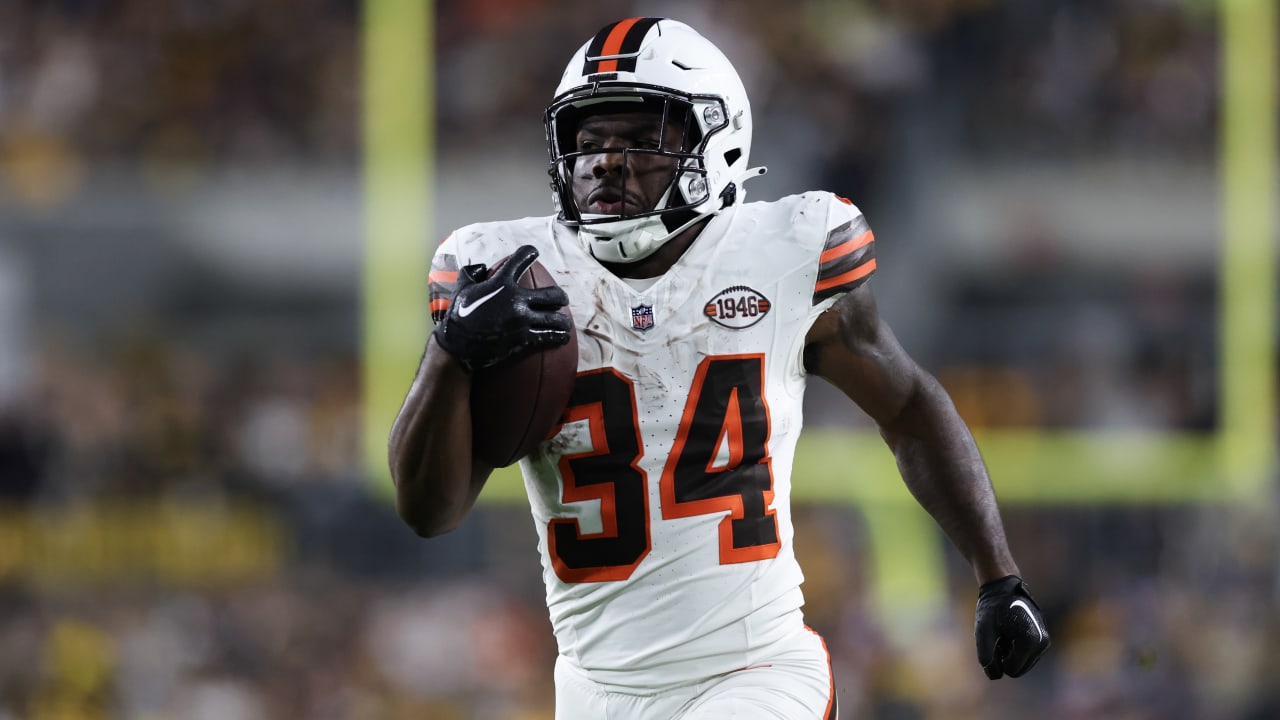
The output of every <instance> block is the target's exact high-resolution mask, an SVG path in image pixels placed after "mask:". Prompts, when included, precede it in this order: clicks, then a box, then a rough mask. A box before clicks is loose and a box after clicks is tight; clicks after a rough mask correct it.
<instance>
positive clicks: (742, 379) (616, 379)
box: [547, 297, 780, 583]
mask: <svg viewBox="0 0 1280 720" xmlns="http://www.w3.org/2000/svg"><path fill="white" fill-rule="evenodd" d="M739 299H741V301H742V302H743V307H744V308H747V307H752V306H748V305H746V302H747V298H746V297H743V298H733V299H732V300H733V303H734V308H735V311H736V309H737V307H736V305H737V302H738V300H739ZM725 301H726V302H729V300H728V299H726V300H725ZM765 302H766V303H767V302H768V301H765ZM710 306H711V303H708V313H709V312H710ZM753 307H754V308H755V310H756V313H757V315H759V314H762V311H761V310H760V307H759V302H758V301H757V302H756V304H755V305H754V306H753ZM767 309H768V308H767V305H766V306H765V309H764V312H767ZM735 317H736V315H735ZM746 319H750V317H749V315H748V316H747V318H746ZM764 398H765V395H764V355H762V354H749V355H724V356H712V357H707V358H704V359H703V360H702V362H701V363H700V364H699V366H698V369H697V372H696V374H695V377H694V381H693V384H692V387H691V390H690V393H689V397H688V399H687V400H686V402H685V407H684V412H683V415H682V416H681V418H680V423H679V427H678V430H677V432H676V436H675V440H674V443H673V445H672V446H671V452H670V454H669V456H668V458H667V460H666V462H665V463H664V465H663V469H662V476H661V478H660V479H659V493H658V496H659V498H660V503H661V508H660V510H661V513H660V515H659V516H660V518H661V519H662V520H673V519H676V518H687V517H693V516H696V515H703V514H710V513H723V512H726V511H727V512H728V515H727V516H726V517H725V518H724V519H723V520H722V521H721V522H720V524H719V539H718V542H719V554H720V562H721V563H722V564H728V563H742V562H751V561H755V560H765V559H769V558H773V557H775V556H776V555H777V554H778V549H779V547H780V543H779V537H778V524H777V517H776V515H775V513H774V511H773V510H771V509H770V505H771V504H772V502H773V494H774V493H773V471H772V467H771V462H770V459H769V455H768V450H767V447H768V441H769V409H768V405H767V403H766V402H765V399H764ZM564 421H565V424H566V425H567V424H570V423H582V424H584V425H585V427H586V430H587V432H589V435H590V441H589V447H590V449H589V450H584V451H570V452H567V453H566V454H564V455H562V456H560V458H559V463H558V466H559V470H560V475H561V477H562V479H563V493H562V498H561V500H562V501H563V502H564V503H565V504H569V503H579V502H583V501H589V500H597V501H599V507H600V528H601V529H600V531H599V532H593V533H584V532H583V531H582V527H581V525H580V523H579V521H578V519H576V518H563V517H556V518H552V519H551V520H550V521H549V522H548V525H547V544H548V550H549V552H550V556H551V562H552V566H553V567H554V568H555V573H556V575H557V576H558V577H559V578H560V579H561V580H562V581H564V582H567V583H583V582H602V581H618V580H626V579H627V578H629V577H630V576H631V574H632V573H633V572H634V571H635V569H636V567H637V566H638V565H639V564H640V562H641V561H642V560H643V559H644V558H645V556H646V555H648V554H649V550H650V547H651V544H650V539H651V530H652V529H651V528H650V517H651V515H650V511H649V497H650V495H649V486H648V483H649V479H648V477H647V475H646V473H645V471H644V470H643V469H641V465H640V460H641V458H642V457H644V455H645V448H644V447H643V443H642V440H641V432H640V427H639V419H638V413H637V411H636V393H635V387H634V384H633V383H632V381H631V380H630V379H628V378H627V377H626V376H624V375H623V374H621V373H619V372H618V371H616V370H614V369H612V368H602V369H599V370H593V371H589V372H584V373H580V374H579V375H578V379H577V383H576V385H575V386H574V390H573V396H572V398H571V399H570V401H569V408H568V409H567V410H566V411H565V415H564ZM584 444H587V443H584ZM708 541H709V542H710V541H712V539H711V538H708Z"/></svg>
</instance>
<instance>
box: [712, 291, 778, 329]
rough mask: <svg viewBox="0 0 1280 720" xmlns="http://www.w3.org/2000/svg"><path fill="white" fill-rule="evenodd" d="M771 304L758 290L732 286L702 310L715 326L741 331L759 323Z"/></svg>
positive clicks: (716, 296) (717, 295) (721, 292)
mask: <svg viewBox="0 0 1280 720" xmlns="http://www.w3.org/2000/svg"><path fill="white" fill-rule="evenodd" d="M771 307H773V304H772V303H770V302H769V299H768V298H766V297H765V296H764V295H763V294H761V293H760V292H759V291H758V290H752V289H751V288H749V287H747V286H746V285H734V286H732V287H727V288H725V289H724V290H721V291H720V292H718V293H716V294H715V296H714V297H712V298H711V299H710V300H708V301H707V303H706V305H705V306H704V307H703V308H702V312H703V314H705V315H706V316H707V317H709V318H711V319H712V320H713V321H714V322H715V323H716V324H717V325H722V326H724V327H727V328H732V329H734V330H742V329H744V328H749V327H751V326H752V325H755V324H756V323H758V322H760V319H761V318H763V317H764V316H765V315H766V314H767V313H768V312H769V308H771Z"/></svg>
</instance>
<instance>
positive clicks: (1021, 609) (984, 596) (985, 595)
mask: <svg viewBox="0 0 1280 720" xmlns="http://www.w3.org/2000/svg"><path fill="white" fill-rule="evenodd" d="M973 635H974V638H975V639H976V640H977V641H978V662H979V663H981V664H982V670H983V672H985V673H986V674H987V677H989V678H991V679H992V680H998V679H1000V677H1002V676H1004V675H1008V676H1009V677H1018V676H1019V675H1022V674H1023V673H1025V672H1026V671H1028V670H1030V669H1031V667H1032V666H1033V665H1035V664H1036V661H1037V660H1039V659H1040V656H1041V655H1043V654H1044V651H1045V650H1047V649H1049V631H1048V630H1046V629H1045V626H1044V617H1043V616H1042V615H1041V614H1040V608H1039V606H1037V605H1036V601H1035V600H1032V599H1031V592H1030V591H1029V590H1028V589H1027V584H1026V583H1024V582H1022V578H1020V577H1018V576H1017V575H1009V576H1007V577H1003V578H1000V579H999V580H992V581H991V582H988V583H984V584H983V585H982V587H981V588H980V589H979V590H978V613H977V617H976V619H975V621H974V628H973Z"/></svg>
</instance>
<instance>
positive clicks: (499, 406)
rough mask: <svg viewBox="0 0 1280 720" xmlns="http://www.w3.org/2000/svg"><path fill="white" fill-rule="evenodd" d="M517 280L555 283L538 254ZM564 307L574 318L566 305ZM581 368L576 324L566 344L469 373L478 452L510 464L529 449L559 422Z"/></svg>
mask: <svg viewBox="0 0 1280 720" xmlns="http://www.w3.org/2000/svg"><path fill="white" fill-rule="evenodd" d="M505 262H506V258H503V259H502V260H500V261H498V263H496V264H495V265H494V266H493V270H496V269H497V268H499V267H501V266H502V264H503V263H505ZM493 270H490V272H492V271H493ZM517 282H518V284H519V285H520V287H525V288H540V287H550V286H553V285H555V284H556V282H555V280H553V279H552V278H551V273H549V272H547V269H546V268H545V267H543V266H542V263H540V262H538V261H537V260H534V261H533V264H532V265H530V266H529V268H528V269H527V270H525V271H524V273H523V274H522V275H521V276H520V278H519V280H518V281H517ZM560 312H561V313H563V314H565V315H568V316H569V319H570V320H571V321H572V319H573V316H572V315H570V313H569V308H568V307H564V308H561V309H560ZM577 373H578V335H577V332H576V331H575V330H573V329H572V328H571V329H570V332H569V342H568V343H567V344H565V345H561V346H560V347H554V348H551V349H548V350H542V351H540V352H535V353H532V354H530V355H524V356H521V357H517V358H515V359H513V360H508V361H506V362H503V363H499V364H497V365H494V366H493V367H489V368H484V369H482V370H477V371H476V374H475V376H474V377H473V378H472V379H471V445H472V453H473V454H474V455H475V457H476V458H477V459H479V460H480V461H481V462H484V463H486V464H488V465H492V466H493V467H506V466H508V465H510V464H512V463H514V462H516V461H517V460H519V459H520V458H522V457H524V456H525V455H528V454H529V453H530V452H531V451H532V450H533V448H534V446H536V445H537V444H538V443H540V442H542V441H543V440H545V439H546V437H547V436H548V434H550V433H551V431H552V430H553V429H554V428H555V427H556V425H557V424H558V423H559V422H560V415H561V413H562V412H564V409H565V407H566V406H567V405H568V404H569V395H570V394H571V393H572V392H573V383H574V378H575V377H576V376H577Z"/></svg>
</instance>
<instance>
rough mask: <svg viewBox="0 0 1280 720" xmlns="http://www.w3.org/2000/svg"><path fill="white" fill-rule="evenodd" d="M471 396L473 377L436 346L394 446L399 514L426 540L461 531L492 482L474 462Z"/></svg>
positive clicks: (398, 424)
mask: <svg viewBox="0 0 1280 720" xmlns="http://www.w3.org/2000/svg"><path fill="white" fill-rule="evenodd" d="M470 391H471V380H470V377H469V376H468V375H467V374H466V373H464V372H463V371H462V370H461V368H460V367H459V366H458V364H457V363H456V362H454V361H453V360H452V359H451V358H450V357H449V356H448V354H447V353H445V352H444V351H442V350H441V349H440V348H439V347H437V346H436V345H435V341H434V339H433V340H431V341H430V342H429V343H428V346H427V352H426V354H425V355H424V356H423V358H422V365H421V366H420V367H419V368H418V375H417V377H415V378H414V381H413V386H412V387H411V388H410V390H409V394H408V396H407V397H406V398H405V402H404V406H403V407H402V408H401V409H400V414H399V415H398V416H397V417H396V420H395V423H394V425H393V426H392V429H391V437H390V441H389V443H388V455H389V461H390V466H391V478H392V480H394V481H395V486H396V509H397V510H398V511H399V513H400V517H401V518H402V519H403V520H404V521H405V523H407V524H408V525H409V526H410V527H412V528H413V529H414V531H415V532H417V533H418V534H419V535H422V536H423V537H431V536H435V535H440V534H442V533H445V532H448V531H449V530H452V529H453V528H455V527H457V525H458V524H459V523H460V522H462V518H463V517H464V516H465V515H466V513H467V511H468V510H470V509H471V506H472V505H473V504H474V503H475V499H476V496H477V495H478V494H479V491H480V487H481V486H482V485H483V483H484V479H485V478H486V477H487V476H488V472H483V469H482V468H478V467H473V462H472V458H471V409H470V403H469V396H470Z"/></svg>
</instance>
